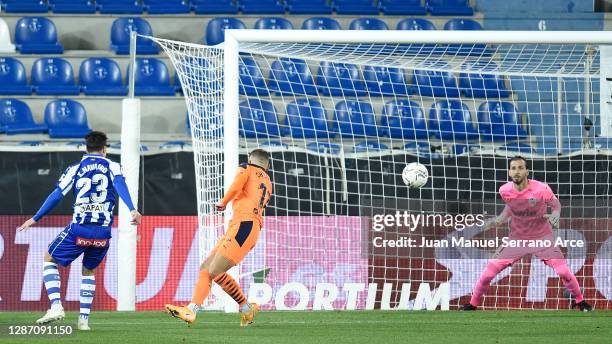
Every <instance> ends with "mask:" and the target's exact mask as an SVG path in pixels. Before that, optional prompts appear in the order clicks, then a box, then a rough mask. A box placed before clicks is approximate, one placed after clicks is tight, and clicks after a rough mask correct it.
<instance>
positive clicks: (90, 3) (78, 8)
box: [49, 0, 96, 14]
mask: <svg viewBox="0 0 612 344" xmlns="http://www.w3.org/2000/svg"><path fill="white" fill-rule="evenodd" d="M49 6H50V7H51V10H52V11H53V13H69V14H74V13H79V14H85V13H96V2H95V1H94V0H49Z"/></svg>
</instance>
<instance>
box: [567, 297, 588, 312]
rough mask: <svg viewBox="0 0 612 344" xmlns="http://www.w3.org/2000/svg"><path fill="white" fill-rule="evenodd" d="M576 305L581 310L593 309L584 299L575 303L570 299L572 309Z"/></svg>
mask: <svg viewBox="0 0 612 344" xmlns="http://www.w3.org/2000/svg"><path fill="white" fill-rule="evenodd" d="M576 307H578V308H580V311H581V312H590V311H592V310H593V307H592V306H591V305H589V304H588V303H587V302H586V301H584V300H582V301H581V302H578V303H576V300H572V309H574V308H576Z"/></svg>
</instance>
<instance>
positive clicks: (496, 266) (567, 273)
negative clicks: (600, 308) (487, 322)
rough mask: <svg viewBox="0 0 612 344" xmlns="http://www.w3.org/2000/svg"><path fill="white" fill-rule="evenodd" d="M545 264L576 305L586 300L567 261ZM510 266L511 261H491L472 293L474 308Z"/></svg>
mask: <svg viewBox="0 0 612 344" xmlns="http://www.w3.org/2000/svg"><path fill="white" fill-rule="evenodd" d="M544 263H545V264H547V265H548V266H550V267H552V268H553V269H554V270H555V272H556V273H557V275H559V277H560V278H561V281H563V285H564V286H565V288H566V289H567V290H569V291H570V292H571V293H572V295H573V296H574V298H575V299H576V303H580V302H582V300H584V296H583V295H582V291H581V290H580V286H579V285H578V280H577V279H576V276H575V275H574V274H573V273H572V271H571V270H570V269H569V267H568V266H567V263H566V262H565V259H548V260H545V261H544ZM510 264H512V260H511V259H491V260H489V262H488V263H487V267H486V268H485V271H484V272H483V273H482V275H480V278H479V279H478V282H476V286H475V287H474V291H472V298H471V299H470V303H471V304H472V306H475V307H478V306H479V305H480V298H481V297H482V295H483V294H484V293H485V292H486V291H487V289H488V288H489V284H490V283H491V281H492V280H493V278H495V276H496V275H497V274H498V273H500V272H501V271H502V270H503V269H505V268H506V267H508V266H510Z"/></svg>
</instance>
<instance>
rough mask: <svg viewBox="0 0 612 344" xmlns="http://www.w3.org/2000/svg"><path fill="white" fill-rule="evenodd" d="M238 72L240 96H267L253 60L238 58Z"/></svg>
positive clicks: (262, 78)
mask: <svg viewBox="0 0 612 344" xmlns="http://www.w3.org/2000/svg"><path fill="white" fill-rule="evenodd" d="M238 72H239V73H240V86H239V87H240V88H239V90H240V94H244V95H247V96H267V95H268V94H269V91H268V87H267V86H266V80H265V79H264V76H263V73H262V72H261V68H259V65H258V64H257V62H255V60H254V59H253V58H251V57H242V58H240V63H239V67H238Z"/></svg>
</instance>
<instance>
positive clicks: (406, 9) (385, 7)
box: [379, 0, 427, 15]
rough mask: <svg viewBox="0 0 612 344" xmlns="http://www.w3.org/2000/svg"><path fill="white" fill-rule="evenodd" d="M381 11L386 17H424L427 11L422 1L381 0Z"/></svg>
mask: <svg viewBox="0 0 612 344" xmlns="http://www.w3.org/2000/svg"><path fill="white" fill-rule="evenodd" d="M379 6H380V9H381V10H382V11H383V13H384V14H386V15H424V14H427V9H426V8H425V7H424V6H422V4H421V0H380V2H379Z"/></svg>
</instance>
